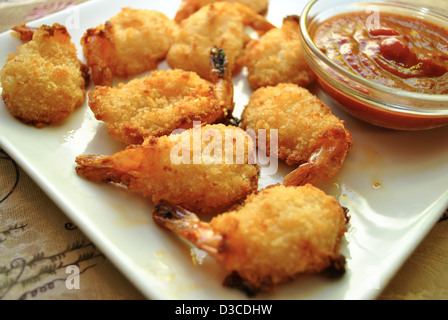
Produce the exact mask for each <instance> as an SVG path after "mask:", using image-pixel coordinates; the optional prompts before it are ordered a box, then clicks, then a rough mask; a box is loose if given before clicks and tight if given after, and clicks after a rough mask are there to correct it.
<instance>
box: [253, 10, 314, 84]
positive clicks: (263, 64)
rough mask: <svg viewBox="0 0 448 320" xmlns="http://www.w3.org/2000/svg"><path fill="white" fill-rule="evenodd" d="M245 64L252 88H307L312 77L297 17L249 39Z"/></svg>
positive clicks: (292, 17) (287, 18) (284, 20)
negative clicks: (285, 84)
mask: <svg viewBox="0 0 448 320" xmlns="http://www.w3.org/2000/svg"><path fill="white" fill-rule="evenodd" d="M244 65H245V66H246V67H247V69H248V77H247V79H248V81H249V83H250V85H251V86H252V88H253V89H258V88H259V87H264V86H275V85H277V84H279V83H295V84H297V85H299V86H301V87H306V86H308V85H310V84H311V83H312V82H313V81H314V76H313V73H312V71H311V69H310V68H309V67H308V64H307V62H306V60H305V57H304V55H303V52H302V45H301V41H300V27H299V17H298V16H288V17H286V18H285V19H283V25H282V27H281V28H276V29H272V30H270V31H268V32H267V33H266V34H264V35H263V36H262V37H261V38H260V39H253V40H251V41H250V42H249V44H248V45H247V47H246V51H245V58H244Z"/></svg>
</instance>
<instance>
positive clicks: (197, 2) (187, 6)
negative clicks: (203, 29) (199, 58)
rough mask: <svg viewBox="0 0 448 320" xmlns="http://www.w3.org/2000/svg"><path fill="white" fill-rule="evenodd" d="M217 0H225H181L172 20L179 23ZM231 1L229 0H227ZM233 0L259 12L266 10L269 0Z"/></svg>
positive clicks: (265, 11)
mask: <svg viewBox="0 0 448 320" xmlns="http://www.w3.org/2000/svg"><path fill="white" fill-rule="evenodd" d="M218 1H226V0H182V3H181V5H180V7H179V10H178V11H177V13H176V17H175V18H174V20H175V21H176V22H177V23H180V22H181V21H182V20H184V19H187V18H188V17H189V16H191V15H192V14H193V13H195V12H196V11H198V10H199V9H200V8H202V7H204V6H206V5H209V4H211V3H214V2H218ZM227 1H228V2H232V1H231V0H227ZM233 2H238V3H241V4H244V5H246V6H248V7H251V8H252V9H254V10H255V11H256V12H258V13H259V14H263V15H264V14H266V13H267V11H268V6H269V0H234V1H233Z"/></svg>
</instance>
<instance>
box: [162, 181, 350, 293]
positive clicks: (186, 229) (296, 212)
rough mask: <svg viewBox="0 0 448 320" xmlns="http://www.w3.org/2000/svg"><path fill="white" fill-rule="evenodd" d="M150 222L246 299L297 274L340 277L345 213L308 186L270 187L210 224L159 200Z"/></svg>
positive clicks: (336, 203) (269, 289)
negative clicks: (216, 266)
mask: <svg viewBox="0 0 448 320" xmlns="http://www.w3.org/2000/svg"><path fill="white" fill-rule="evenodd" d="M153 218H154V220H155V221H156V222H157V223H158V224H159V225H160V226H163V227H165V228H167V229H169V230H171V231H173V232H174V233H176V234H177V235H179V236H181V237H183V238H185V239H186V240H188V241H189V242H190V243H192V244H193V245H194V246H196V247H197V248H199V249H200V250H203V251H205V252H207V253H208V254H209V255H210V256H212V257H213V258H214V259H216V261H217V262H218V263H220V264H222V265H223V266H224V267H225V268H226V270H227V271H228V272H229V276H228V277H227V278H226V279H225V281H224V285H226V286H230V287H236V288H239V289H242V290H243V291H245V292H246V293H248V294H249V295H254V294H256V293H258V292H270V291H273V290H275V289H276V287H277V286H278V285H279V284H282V283H286V282H289V281H291V280H292V279H293V278H294V277H295V276H297V275H299V274H319V273H324V272H327V271H328V272H330V271H331V275H332V276H341V275H343V274H344V272H345V258H344V256H343V255H342V254H341V253H340V244H341V240H342V238H343V236H344V234H345V232H346V230H347V227H346V225H347V222H348V217H347V212H346V210H345V209H344V208H342V207H341V205H340V204H339V203H338V202H337V201H336V200H335V199H334V198H333V197H331V196H328V195H326V194H325V193H324V192H323V191H321V190H319V189H317V188H315V187H313V186H311V185H305V186H300V187H286V186H282V185H277V186H272V187H269V188H267V189H264V190H262V191H260V192H258V193H256V194H253V195H251V196H249V197H248V198H247V199H246V201H245V202H244V204H242V205H241V206H239V207H238V208H237V209H235V210H233V211H229V212H226V213H224V214H221V215H218V216H216V217H214V218H213V219H212V220H211V221H210V223H207V222H204V221H201V220H200V219H199V218H198V216H197V215H196V214H194V213H192V212H190V211H188V210H185V209H184V208H181V207H179V206H176V205H172V204H170V203H166V202H163V203H161V204H160V205H159V206H157V207H156V210H155V211H154V213H153Z"/></svg>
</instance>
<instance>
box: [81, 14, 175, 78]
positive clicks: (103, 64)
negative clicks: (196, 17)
mask: <svg viewBox="0 0 448 320" xmlns="http://www.w3.org/2000/svg"><path fill="white" fill-rule="evenodd" d="M176 33H177V25H176V23H175V22H174V21H172V20H171V19H169V18H168V17H167V16H165V15H164V14H163V13H160V12H157V11H152V10H142V9H131V8H123V9H122V10H121V12H120V13H118V14H117V15H116V16H114V17H112V18H111V19H110V20H109V21H107V22H106V23H105V24H104V25H100V26H98V27H96V28H94V29H89V30H87V31H86V33H85V34H84V37H83V38H82V40H81V44H82V46H83V48H84V55H85V57H86V60H87V63H88V66H89V67H90V68H92V78H93V81H94V83H95V84H96V85H103V86H112V84H113V77H114V76H118V77H123V78H127V77H130V76H133V75H137V74H141V73H143V72H146V71H151V70H154V69H156V68H157V66H158V64H159V63H160V62H161V61H162V60H164V59H165V56H166V54H167V52H168V50H169V48H170V47H171V45H172V43H173V41H174V38H175V35H176Z"/></svg>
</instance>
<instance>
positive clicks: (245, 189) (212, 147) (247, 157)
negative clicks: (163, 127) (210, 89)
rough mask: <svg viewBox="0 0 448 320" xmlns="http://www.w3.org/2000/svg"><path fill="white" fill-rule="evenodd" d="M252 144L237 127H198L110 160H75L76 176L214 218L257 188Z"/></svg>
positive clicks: (119, 154)
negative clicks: (121, 186) (106, 183)
mask: <svg viewBox="0 0 448 320" xmlns="http://www.w3.org/2000/svg"><path fill="white" fill-rule="evenodd" d="M252 148H253V141H252V138H251V137H250V136H249V135H247V134H246V133H245V132H244V131H243V130H241V129H240V128H237V127H231V126H225V125H222V124H218V125H208V126H204V127H202V128H201V127H200V126H197V127H195V128H193V129H190V130H187V131H184V132H183V133H181V134H173V135H171V136H163V137H160V138H153V139H150V140H148V141H145V143H144V144H143V145H140V146H131V147H128V148H127V149H126V150H124V151H121V152H118V153H117V154H115V155H112V156H100V155H85V156H79V157H78V158H77V159H76V162H77V164H78V166H77V168H76V171H77V173H78V175H79V176H81V177H84V178H86V179H88V180H91V181H94V182H102V181H104V182H114V183H120V184H123V185H125V186H127V187H128V188H129V190H130V191H133V192H140V193H141V194H142V195H143V196H144V197H148V198H151V199H152V200H153V201H154V203H155V204H157V203H158V202H160V201H161V200H166V201H169V202H172V203H175V204H178V205H181V206H183V207H185V208H188V209H189V210H193V211H195V212H200V213H202V214H216V213H220V212H223V211H224V210H227V209H228V208H229V207H230V206H232V205H235V204H238V203H239V202H241V201H243V200H244V199H245V198H246V197H247V195H249V194H251V193H252V192H254V191H256V190H257V188H258V176H259V168H258V166H257V165H255V164H251V163H254V161H252V160H251V159H252V156H251V153H250V152H251V150H252Z"/></svg>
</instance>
